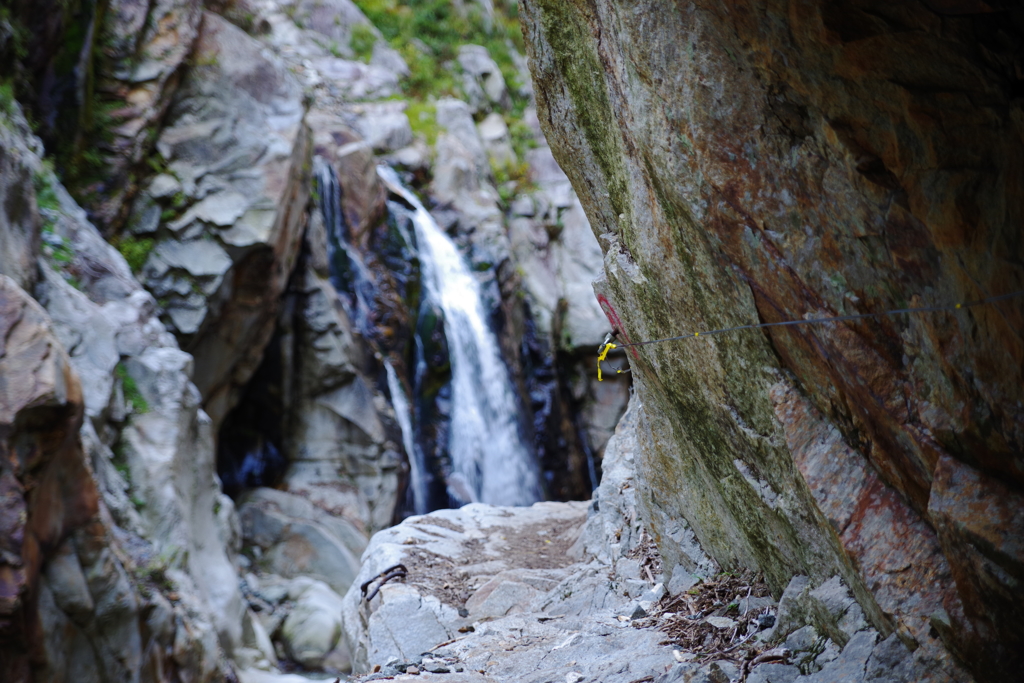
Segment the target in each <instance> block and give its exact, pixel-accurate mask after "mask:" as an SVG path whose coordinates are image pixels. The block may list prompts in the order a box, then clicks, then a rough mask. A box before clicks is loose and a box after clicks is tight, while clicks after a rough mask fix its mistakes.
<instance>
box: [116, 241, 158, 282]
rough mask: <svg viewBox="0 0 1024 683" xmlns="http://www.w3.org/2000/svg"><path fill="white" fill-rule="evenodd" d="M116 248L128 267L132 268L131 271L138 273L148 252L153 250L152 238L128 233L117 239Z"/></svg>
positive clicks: (147, 256)
mask: <svg viewBox="0 0 1024 683" xmlns="http://www.w3.org/2000/svg"><path fill="white" fill-rule="evenodd" d="M117 250H118V251H119V252H121V256H124V260H125V261H127V262H128V267H129V268H131V269H132V272H133V273H138V272H139V271H140V270H142V266H144V265H146V260H147V259H148V258H149V252H151V251H153V240H152V239H151V238H149V237H136V236H134V235H129V236H127V237H122V238H121V239H120V240H118V242H117Z"/></svg>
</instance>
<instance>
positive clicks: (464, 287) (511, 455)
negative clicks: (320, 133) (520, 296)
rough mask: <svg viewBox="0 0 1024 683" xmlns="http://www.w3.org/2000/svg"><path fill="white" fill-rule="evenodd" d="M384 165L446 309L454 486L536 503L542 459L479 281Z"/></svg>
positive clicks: (431, 285) (501, 499) (455, 493)
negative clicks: (522, 429)
mask: <svg viewBox="0 0 1024 683" xmlns="http://www.w3.org/2000/svg"><path fill="white" fill-rule="evenodd" d="M378 173H379V175H380V176H381V178H382V179H383V180H384V181H385V183H387V185H388V187H389V188H390V189H391V191H392V192H393V193H395V194H396V195H398V196H400V197H401V198H402V199H403V200H404V201H405V202H406V203H407V204H408V205H409V206H411V207H413V212H412V216H411V218H412V222H413V226H414V227H415V233H416V241H417V245H418V250H419V259H420V268H421V272H422V280H423V287H424V290H425V292H426V295H427V297H428V298H429V299H431V300H432V301H433V302H434V303H436V304H437V305H438V306H439V307H440V308H441V310H442V311H443V313H444V330H445V337H446V338H447V340H448V350H449V354H450V358H451V369H452V413H451V432H450V437H449V442H448V450H449V455H450V458H451V469H452V471H451V472H450V473H449V477H448V491H449V494H450V495H451V496H452V497H453V498H455V499H457V500H459V501H461V502H471V501H473V500H479V501H482V502H484V503H491V504H494V505H530V504H531V503H534V502H535V501H537V500H539V499H540V497H541V496H540V482H539V476H538V472H537V466H536V463H535V462H534V458H533V455H532V453H531V452H530V451H529V449H527V448H526V446H525V445H524V444H523V442H522V439H521V437H520V435H519V419H518V410H517V406H516V400H515V395H514V393H513V390H512V384H511V382H510V381H509V378H508V369H507V368H506V366H505V363H504V362H503V360H502V358H501V353H500V351H499V349H498V341H497V339H496V338H495V336H494V333H493V332H491V330H490V328H489V327H488V325H487V323H486V317H485V315H484V310H483V305H482V303H481V300H480V284H479V282H478V281H477V279H476V278H475V277H474V276H473V273H472V272H471V271H470V269H469V267H468V266H467V265H466V263H465V261H464V260H463V258H462V256H461V254H459V251H458V249H457V248H456V246H455V244H454V243H453V242H452V240H451V239H450V238H449V237H448V235H446V234H445V233H444V231H443V230H441V228H440V227H438V225H437V223H435V222H434V219H433V217H431V215H430V213H429V212H428V211H427V210H426V209H425V208H423V205H422V204H421V203H420V201H419V199H417V198H416V196H415V195H414V194H413V193H411V192H409V191H408V190H406V189H405V188H404V187H403V186H402V185H401V183H400V182H399V180H398V176H397V174H396V173H395V172H394V171H393V170H391V169H390V168H387V167H384V166H381V167H378ZM410 457H412V454H410Z"/></svg>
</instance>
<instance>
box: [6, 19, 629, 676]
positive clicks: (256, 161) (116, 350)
mask: <svg viewBox="0 0 1024 683" xmlns="http://www.w3.org/2000/svg"><path fill="white" fill-rule="evenodd" d="M470 4H472V5H474V8H469V7H466V6H465V5H464V4H461V3H460V4H458V8H456V9H457V11H453V12H454V13H452V14H450V16H448V19H449V20H450V21H452V22H462V23H461V24H459V25H462V26H466V25H469V26H472V27H475V28H474V29H473V30H474V31H476V33H475V34H474V37H475V38H476V39H479V40H480V41H481V42H487V40H491V36H492V33H491V32H490V31H491V29H488V28H486V27H487V26H488V25H490V26H491V27H492V28H493V27H494V26H496V25H497V23H496V22H498V21H499V20H501V21H506V22H507V21H508V16H509V14H508V13H509V12H511V11H512V10H510V9H509V8H508V6H506V7H504V8H498V9H497V10H496V9H495V8H494V6H493V5H492V4H491V3H489V2H487V3H480V7H479V8H475V5H476V3H470ZM453 7H454V5H453ZM459 8H461V9H459ZM484 10H486V11H488V12H491V14H490V15H487V16H489V17H490V19H487V16H484V17H483V18H480V19H476V18H474V19H473V22H471V23H469V24H467V23H466V22H467V21H469V19H467V18H466V17H470V18H472V17H479V16H480V15H479V12H482V11H484ZM460 13H461V14H460ZM460 17H461V18H460ZM385 18H386V17H385ZM488 21H490V22H491V23H490V24H488V23H487V22H488ZM449 39H450V38H445V40H449ZM450 40H452V41H453V42H452V43H451V44H448V43H442V44H439V45H436V46H418V47H415V48H414V51H413V52H412V53H410V52H408V51H404V52H402V53H401V54H400V53H399V51H398V48H401V47H402V45H401V44H400V42H399V41H396V40H394V39H392V40H391V41H389V40H385V38H384V36H383V35H382V33H381V31H380V30H378V29H377V28H376V27H375V26H374V25H373V24H372V23H371V22H370V21H369V19H368V18H367V17H366V16H365V15H364V14H363V13H362V11H360V9H359V7H357V5H356V4H355V3H353V2H350V1H349V0H283V1H280V2H278V1H276V0H236V1H228V2H216V1H211V2H206V3H204V2H200V1H199V0H151V1H146V2H136V1H135V0H126V1H121V0H109V1H107V0H98V1H96V2H93V1H91V0H82V1H74V2H63V1H56V0H55V1H54V2H49V1H47V2H21V1H20V0H15V1H12V2H7V3H3V4H2V6H0V63H2V64H3V73H2V75H0V198H2V200H3V201H2V202H0V280H2V294H0V301H2V312H0V318H2V326H3V330H4V334H3V340H4V343H3V344H2V345H0V364H2V368H0V408H2V417H0V448H2V449H3V455H4V458H3V462H2V464H0V480H2V482H3V484H2V486H3V493H2V496H3V497H2V505H0V509H2V510H3V511H4V512H3V514H2V526H0V533H2V535H3V546H2V549H3V553H2V555H0V594H2V596H3V598H2V604H0V678H3V680H12V681H31V680H36V681H43V680H45V681H61V680H72V679H74V680H94V681H125V680H128V681H214V680H235V679H236V677H237V678H239V679H241V680H242V681H246V682H249V681H266V680H280V681H282V682H283V681H287V680H289V678H288V677H287V675H285V674H282V673H281V672H282V669H285V670H288V669H290V670H298V671H303V670H314V671H320V672H330V673H335V674H341V673H342V672H344V671H346V670H347V669H348V668H349V667H350V665H351V661H350V653H349V651H348V650H347V646H346V645H345V643H344V642H343V641H342V639H341V626H340V622H339V619H340V611H338V610H335V611H334V612H332V607H333V606H337V605H340V602H341V598H340V595H343V594H344V593H345V592H346V590H348V588H349V587H350V585H351V583H352V581H353V579H354V578H355V577H356V575H357V573H358V571H359V568H360V555H361V554H362V553H363V551H364V550H365V548H366V547H367V542H368V536H369V535H370V534H372V533H373V532H375V531H378V530H380V529H383V528H386V527H388V526H390V525H391V524H393V523H394V522H395V521H396V519H398V518H401V516H403V515H405V514H408V512H409V510H410V507H409V502H408V495H407V487H408V481H409V460H410V455H411V454H410V453H408V452H407V448H406V443H405V442H404V439H403V433H402V430H401V425H400V424H399V419H398V414H397V412H396V411H397V409H398V406H399V402H398V401H396V400H395V397H394V396H393V393H392V392H393V389H391V388H390V387H389V384H388V382H387V381H386V377H385V372H384V363H385V362H388V363H390V364H391V366H392V367H393V368H394V369H395V371H396V373H397V375H398V377H399V383H400V386H401V388H402V390H404V391H411V390H412V389H414V388H415V387H414V382H415V381H416V377H417V368H418V366H417V365H416V357H415V354H414V350H415V344H414V343H413V341H412V336H413V335H412V331H413V330H415V329H416V326H417V324H418V321H417V315H419V313H418V309H417V306H418V297H419V291H420V286H421V283H420V282H419V280H418V277H419V265H418V263H417V254H416V250H415V245H409V244H405V243H403V241H402V240H403V235H402V226H399V225H398V224H397V223H396V221H395V219H394V218H393V217H391V216H390V214H389V209H388V201H389V200H393V199H394V197H393V196H392V195H390V194H389V192H388V191H387V189H386V187H385V186H384V184H383V183H382V182H381V180H380V178H379V177H378V174H377V165H378V163H380V162H381V161H382V160H383V161H387V162H388V163H389V164H390V165H392V167H394V168H395V169H397V170H398V171H399V173H400V174H401V177H402V178H403V181H404V182H406V183H407V184H409V185H410V186H412V187H415V188H416V189H417V191H418V192H420V193H421V194H422V195H423V196H424V197H425V198H426V202H425V203H428V204H429V206H430V208H431V210H432V211H433V213H434V216H435V218H436V220H437V222H438V223H440V224H442V225H443V226H444V227H445V228H446V230H447V231H448V233H449V234H450V235H451V236H452V237H453V238H454V239H455V240H456V241H457V242H458V243H459V246H460V248H461V249H462V251H463V253H465V254H466V255H467V257H468V259H469V260H470V261H471V262H472V264H473V271H474V276H475V277H477V278H478V279H479V280H480V282H481V285H482V288H483V289H484V291H485V293H486V297H485V298H486V301H485V305H486V307H487V309H488V311H487V312H488V314H489V318H490V322H491V323H493V327H494V328H495V329H497V330H498V332H499V341H500V344H501V348H502V351H503V354H504V356H505V359H506V360H507V362H508V365H509V366H510V370H511V371H512V373H513V374H512V376H513V378H514V380H515V383H516V387H515V388H516V391H517V394H518V401H519V403H520V406H521V408H522V415H523V419H522V422H523V424H522V425H521V427H522V432H523V435H524V437H525V438H527V439H528V440H529V441H530V442H531V445H532V447H533V448H532V450H533V451H534V452H535V453H537V454H538V456H539V459H540V460H541V461H542V463H543V465H542V467H543V469H544V471H545V472H546V473H547V475H548V476H547V479H546V481H545V484H546V489H547V492H548V495H549V496H551V497H555V498H583V497H586V496H587V495H589V492H590V489H591V486H592V484H593V479H594V476H595V474H596V471H595V470H596V469H598V468H599V465H600V456H601V452H602V451H603V449H604V446H605V443H606V442H607V441H608V439H609V437H610V436H611V433H612V431H613V429H614V426H615V424H616V422H617V420H618V417H619V416H620V415H621V414H622V412H623V411H624V410H625V408H626V402H627V399H628V395H629V393H628V386H629V381H628V377H619V378H616V379H617V380H618V381H616V382H605V383H603V384H601V385H598V384H597V383H596V381H595V380H593V379H592V378H591V377H590V376H589V368H590V367H592V358H593V355H594V348H595V347H596V345H597V343H598V342H599V341H600V338H601V337H602V336H603V334H604V320H603V317H602V315H601V312H600V308H599V306H598V305H597V304H596V302H595V301H594V300H593V297H592V295H591V293H590V291H589V282H590V281H591V280H593V278H594V276H595V275H596V272H597V270H599V268H600V262H601V261H600V250H599V247H598V245H597V242H596V240H595V239H594V237H593V234H592V232H591V230H590V228H589V224H588V222H587V219H586V216H585V215H584V213H583V210H582V207H581V205H580V203H579V200H578V199H577V198H576V195H575V193H574V192H573V191H572V188H571V186H570V184H569V181H568V179H567V178H566V177H565V175H564V174H563V173H562V172H561V171H560V169H559V168H558V166H557V164H555V162H554V160H553V158H552V156H551V152H550V149H549V148H548V147H547V145H546V142H545V141H544V138H543V135H542V134H541V132H540V131H539V128H538V127H537V123H536V115H535V110H534V108H533V106H532V99H531V98H532V95H531V92H530V88H529V83H528V80H529V79H528V76H527V75H526V73H525V59H524V58H523V57H522V56H521V55H520V54H519V53H518V52H517V51H516V48H515V46H514V44H513V42H512V41H511V38H510V39H509V41H508V43H507V45H506V44H505V43H501V42H496V41H494V40H491V42H490V43H488V44H489V45H491V47H490V50H491V51H493V52H494V53H495V54H496V55H497V53H498V52H501V53H502V54H504V55H505V57H504V58H502V59H503V60H504V61H503V62H502V67H501V69H504V73H505V74H506V75H504V76H503V75H502V72H501V69H499V67H498V65H497V63H496V62H495V61H494V60H493V59H492V58H491V56H490V54H491V53H489V51H488V48H487V47H484V46H482V45H472V44H470V45H463V44H462V43H463V42H465V41H466V38H465V37H462V36H460V37H459V38H458V39H457V40H456V39H450ZM495 45H497V47H495ZM395 46H397V48H396V47H395ZM509 46H511V47H509ZM435 50H436V51H438V52H440V53H441V54H442V57H443V58H444V59H447V60H449V61H446V62H444V64H446V65H447V66H446V68H448V69H449V70H450V71H452V73H454V74H455V75H456V76H457V77H458V79H457V81H456V80H451V81H448V80H442V82H441V84H440V85H437V89H436V92H435V91H431V92H429V93H423V92H420V91H418V90H416V88H419V87H421V86H419V85H417V84H418V83H419V82H418V81H415V80H414V76H415V74H412V71H414V68H413V67H415V68H419V69H422V68H425V67H423V66H422V64H420V62H418V61H415V60H425V61H429V60H432V59H440V58H439V57H436V56H433V52H434V51H435ZM444 55H447V56H446V57H445V56H444ZM407 60H409V61H411V62H412V64H413V67H410V66H409V65H408V64H407ZM516 74H518V75H516ZM513 77H515V80H513ZM506 79H507V80H506ZM414 110H415V113H413V112H414ZM407 112H408V113H407ZM510 127H511V128H512V129H514V130H515V141H513V137H514V136H513V133H512V131H511V130H510ZM513 142H515V144H513ZM325 167H330V169H331V171H332V172H333V173H334V174H335V175H336V177H337V179H338V183H339V185H340V196H339V197H337V199H338V201H339V203H340V206H341V212H340V213H341V214H343V220H342V221H341V224H343V226H344V231H343V232H344V237H345V239H347V240H349V241H350V245H349V246H350V247H351V248H352V249H353V253H356V254H358V257H359V258H360V259H362V260H363V261H364V262H365V264H366V265H367V268H368V271H369V272H371V273H372V276H373V277H372V279H373V285H374V288H375V289H374V294H373V297H372V298H373V311H372V315H371V316H370V317H369V319H368V321H369V323H370V324H368V325H367V324H364V323H365V322H366V321H364V320H362V319H361V317H360V315H359V314H358V312H357V311H355V310H354V309H353V308H352V307H351V306H350V304H351V302H352V299H351V296H352V291H350V290H348V289H346V287H347V286H348V285H347V284H346V282H344V279H345V278H340V277H338V276H337V272H336V269H335V265H336V264H335V263H334V262H333V260H332V256H333V255H336V251H337V250H336V247H337V244H333V245H332V240H334V241H335V242H337V240H338V238H339V234H337V232H332V230H334V229H335V228H336V227H337V226H329V225H327V224H326V220H325V212H324V210H323V208H322V202H321V198H322V195H321V191H322V189H323V188H322V187H321V186H319V185H317V184H316V183H315V182H314V174H315V173H316V171H317V169H323V168H325ZM420 318H422V319H424V320H426V322H425V323H424V325H432V328H431V330H432V332H431V333H430V334H428V335H426V336H427V338H428V340H429V341H432V342H433V343H434V344H435V347H434V348H428V349H427V351H433V352H436V353H435V355H432V356H428V357H427V360H428V361H431V365H430V369H431V372H432V373H433V374H432V375H431V376H430V377H429V378H428V382H427V384H430V385H431V388H432V391H433V392H434V394H433V396H432V399H431V400H433V401H434V403H433V404H432V405H431V406H428V407H429V408H430V409H431V410H434V411H435V412H434V413H432V414H431V416H430V420H427V421H426V422H428V423H429V424H428V427H427V429H435V430H436V434H434V436H433V437H432V438H433V441H429V443H432V444H434V445H436V447H437V451H438V452H439V453H440V454H441V455H442V456H443V455H444V450H445V443H444V439H443V437H444V423H445V420H446V419H447V415H446V414H445V413H444V407H445V400H447V398H450V396H448V395H446V394H445V391H446V388H445V381H446V380H445V374H444V373H445V364H446V363H447V362H448V361H447V359H446V358H445V356H444V347H445V338H444V332H443V325H442V324H441V323H442V322H443V321H440V320H439V319H438V318H437V317H436V316H435V317H434V318H432V319H431V318H430V315H421V316H420ZM435 361H436V362H435ZM584 368H585V369H584ZM410 395H411V394H410ZM426 442H427V441H425V443H426ZM438 474H439V482H438V483H439V497H440V500H441V501H442V503H441V504H442V506H444V505H447V504H449V499H448V496H447V494H446V489H445V487H446V482H445V480H444V475H445V472H444V471H443V460H442V461H441V466H440V471H439V473H438ZM268 677H269V678H268ZM290 680H294V678H292V679H290Z"/></svg>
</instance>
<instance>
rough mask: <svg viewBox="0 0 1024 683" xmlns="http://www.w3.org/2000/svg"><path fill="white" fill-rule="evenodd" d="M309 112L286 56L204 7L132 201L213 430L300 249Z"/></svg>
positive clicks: (148, 278) (154, 281)
mask: <svg viewBox="0 0 1024 683" xmlns="http://www.w3.org/2000/svg"><path fill="white" fill-rule="evenodd" d="M304 114H305V108H304V103H303V96H302V89H301V87H300V86H299V84H298V82H297V81H296V79H295V77H294V76H293V75H292V74H291V73H290V72H289V71H288V69H287V68H286V66H285V65H284V63H283V62H282V61H281V60H280V59H278V58H276V57H274V56H273V55H272V54H269V52H268V51H267V50H266V48H264V47H263V46H262V45H261V44H260V43H259V42H258V41H256V40H255V39H254V38H251V37H250V36H248V35H246V34H245V33H244V32H243V31H242V30H241V29H239V28H237V27H235V26H233V25H231V24H229V23H228V22H227V21H226V20H225V19H223V18H221V17H219V16H217V15H214V14H210V13H207V14H205V15H204V19H203V24H202V29H201V33H200V37H199V39H198V42H197V44H196V48H195V56H194V65H193V68H192V69H191V70H190V71H189V76H188V79H187V80H186V82H185V83H184V84H183V85H182V87H181V89H180V91H179V93H178V95H177V97H176V98H175V101H174V104H173V106H172V107H171V110H170V112H169V114H168V119H167V125H166V127H165V128H164V129H163V131H162V132H161V134H160V137H159V138H158V140H157V143H156V146H157V149H158V151H159V153H160V158H161V160H162V162H161V163H163V164H166V173H164V174H163V175H160V176H157V177H156V178H154V179H153V181H152V182H151V183H150V184H149V185H148V186H147V188H146V190H145V191H144V192H143V194H142V196H141V197H140V198H139V199H138V200H137V201H136V206H135V210H134V215H135V217H136V220H135V222H134V223H133V224H132V226H131V228H132V230H133V232H134V233H136V234H137V235H142V236H144V237H146V238H152V239H154V240H155V246H154V248H153V249H152V252H151V253H150V254H149V257H148V260H147V261H146V264H145V266H144V267H143V269H142V276H143V278H144V282H145V284H146V287H147V289H149V291H150V292H152V293H153V294H154V296H156V298H157V300H158V301H159V302H160V303H161V306H162V308H163V310H164V316H163V319H164V322H165V323H166V324H167V325H168V327H169V328H170V329H171V330H172V331H173V332H174V333H175V334H176V335H177V337H178V339H179V341H180V342H181V344H182V347H183V348H185V349H186V350H187V351H189V352H191V353H192V354H193V355H194V357H195V359H196V364H197V366H196V374H195V378H196V383H197V386H198V387H199V390H200V392H201V393H202V396H203V400H204V404H205V406H206V408H207V411H208V413H209V414H210V416H211V418H213V421H214V425H218V424H219V423H220V421H221V419H222V418H223V417H224V414H225V413H226V412H227V410H229V409H230V407H231V406H232V404H233V403H234V402H235V400H237V392H238V389H239V387H241V386H243V385H244V384H245V383H246V382H247V381H248V380H249V378H250V377H251V375H252V373H253V372H254V371H255V369H256V367H257V365H258V363H259V360H260V357H261V356H262V353H263V349H264V346H265V345H266V343H267V342H268V340H269V339H270V336H271V333H272V332H273V328H274V324H275V321H276V317H277V316H276V313H277V305H278V302H279V300H280V297H281V293H282V292H283V291H284V288H285V285H286V283H287V280H288V276H289V275H290V273H291V271H292V268H293V267H294V264H295V259H296V257H297V254H298V249H299V244H300V242H301V237H302V229H303V227H304V225H305V205H306V202H307V201H308V197H309V182H310V181H309V172H310V144H309V134H308V130H307V128H306V126H305V124H304V123H303V116H304ZM165 186H166V187H165ZM161 212H163V213H161Z"/></svg>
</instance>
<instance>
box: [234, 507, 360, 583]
mask: <svg viewBox="0 0 1024 683" xmlns="http://www.w3.org/2000/svg"><path fill="white" fill-rule="evenodd" d="M238 512H239V517H240V519H241V523H242V536H243V539H244V541H245V543H246V546H247V547H248V548H249V550H250V552H252V549H255V548H258V549H259V550H258V557H257V560H256V564H257V567H258V568H259V569H260V570H261V571H263V572H267V573H270V574H274V575H277V576H283V577H286V578H294V577H298V576H307V577H312V578H315V579H318V580H320V581H323V582H325V583H327V584H328V585H329V586H330V587H331V588H332V589H333V590H335V591H336V592H338V593H342V594H344V593H345V591H347V590H348V589H349V586H351V585H352V581H353V580H354V579H355V577H356V573H358V571H359V556H360V555H362V553H363V551H364V550H365V549H366V542H367V541H366V536H365V534H363V533H362V532H360V531H359V529H358V528H356V527H355V525H353V524H352V523H351V522H349V521H347V520H346V519H345V518H344V517H340V516H335V515H332V514H329V513H327V512H325V511H324V510H323V509H321V508H319V507H317V506H316V505H314V504H313V503H311V502H309V501H308V500H306V499H305V498H302V497H301V496H298V495H295V494H293V493H286V492H285V491H277V490H275V489H268V488H259V489H254V490H253V491H250V492H248V493H246V494H245V496H243V498H242V499H241V500H240V502H239V509H238Z"/></svg>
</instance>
